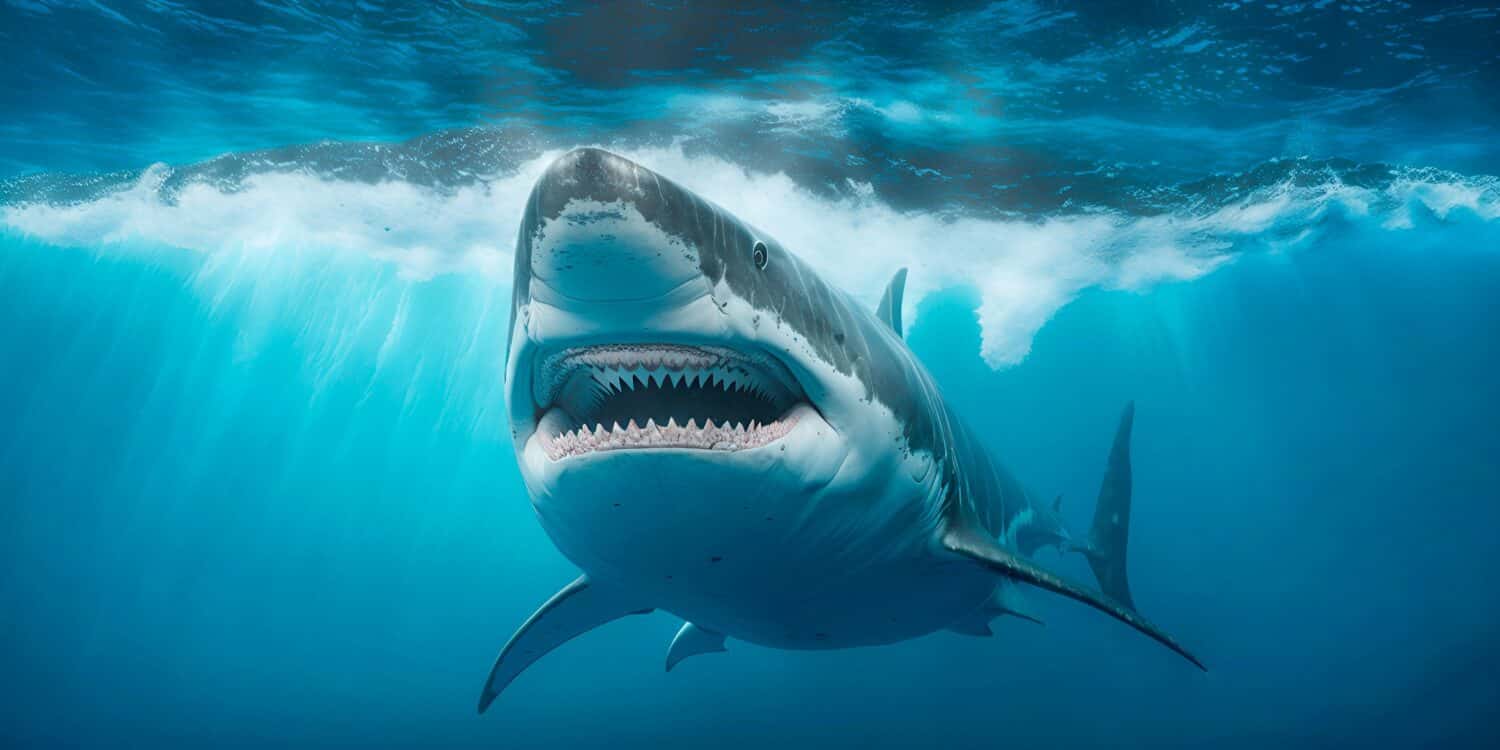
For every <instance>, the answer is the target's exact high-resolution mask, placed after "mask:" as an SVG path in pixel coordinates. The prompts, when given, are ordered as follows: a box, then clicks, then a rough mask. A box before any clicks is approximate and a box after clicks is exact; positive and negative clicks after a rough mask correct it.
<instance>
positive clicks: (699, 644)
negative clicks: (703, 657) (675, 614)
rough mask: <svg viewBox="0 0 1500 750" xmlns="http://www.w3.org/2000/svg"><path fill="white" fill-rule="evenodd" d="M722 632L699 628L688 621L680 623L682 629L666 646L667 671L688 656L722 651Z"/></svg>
mask: <svg viewBox="0 0 1500 750" xmlns="http://www.w3.org/2000/svg"><path fill="white" fill-rule="evenodd" d="M724 650H725V648H724V634H723V633H715V632H714V631H712V630H709V629H707V628H700V627H698V626H697V625H694V624H692V623H690V622H685V623H683V624H682V629H681V630H679V631H677V637H675V638H673V639H672V645H670V646H668V647H667V671H668V672H670V671H672V667H675V666H677V663H678V662H680V661H682V660H683V659H686V658H688V657H689V656H697V655H698V654H712V653H716V652H719V651H724Z"/></svg>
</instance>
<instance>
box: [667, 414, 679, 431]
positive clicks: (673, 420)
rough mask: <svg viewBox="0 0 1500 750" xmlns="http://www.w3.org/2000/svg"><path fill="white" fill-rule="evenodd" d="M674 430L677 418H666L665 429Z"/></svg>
mask: <svg viewBox="0 0 1500 750" xmlns="http://www.w3.org/2000/svg"><path fill="white" fill-rule="evenodd" d="M676 428H677V418H676V417H667V429H669V430H671V429H676Z"/></svg>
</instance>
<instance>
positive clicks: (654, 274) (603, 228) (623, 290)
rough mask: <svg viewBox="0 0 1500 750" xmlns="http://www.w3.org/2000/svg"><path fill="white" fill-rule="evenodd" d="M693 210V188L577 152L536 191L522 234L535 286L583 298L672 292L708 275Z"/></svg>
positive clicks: (592, 151)
mask: <svg viewBox="0 0 1500 750" xmlns="http://www.w3.org/2000/svg"><path fill="white" fill-rule="evenodd" d="M692 208H693V206H692V199H691V197H690V195H689V194H687V193H686V191H683V190H682V189H681V188H679V187H677V186H676V185H675V184H673V183H671V182H670V181H668V180H665V179H664V178H662V177H660V176H659V175H657V174H656V173H655V172H652V171H651V170H649V169H646V168H644V167H641V166H640V165H637V164H636V163H634V162H632V161H630V160H629V159H626V158H624V157H621V156H617V155H615V154H611V153H609V152H607V151H603V150H600V149H596V148H581V149H575V150H573V151H570V152H568V153H566V154H564V155H563V156H561V157H559V158H558V159H557V161H555V162H554V163H553V164H552V165H551V166H550V167H548V169H547V172H546V174H545V175H544V176H543V177H542V178H541V179H540V180H539V181H538V182H537V184H536V187H535V188H533V190H532V196H531V202H530V204H529V205H528V211H527V215H526V222H525V224H524V225H523V227H522V236H521V242H522V243H523V244H525V245H528V246H529V247H528V249H529V257H530V263H531V269H530V270H531V276H532V281H533V282H541V283H542V284H545V285H546V286H547V287H549V289H550V291H551V292H553V293H555V294H557V295H560V296H561V297H563V298H567V299H573V300H581V301H591V302H603V301H621V300H642V299H653V298H656V297H660V296H663V295H666V294H668V293H670V292H672V291H673V290H675V289H678V288H680V287H682V286H684V285H686V284H689V283H690V282H692V281H693V280H694V279H697V278H701V277H702V275H703V272H702V270H701V263H700V258H699V249H698V247H697V246H696V243H695V242H693V241H692V240H691V239H690V233H688V232H686V231H684V227H683V225H682V223H681V220H682V218H683V214H684V211H685V210H691V209H692Z"/></svg>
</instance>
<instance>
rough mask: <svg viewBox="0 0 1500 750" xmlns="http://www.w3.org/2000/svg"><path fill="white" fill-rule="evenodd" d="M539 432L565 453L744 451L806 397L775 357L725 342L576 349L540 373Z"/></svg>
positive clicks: (774, 432) (553, 454) (771, 436)
mask: <svg viewBox="0 0 1500 750" xmlns="http://www.w3.org/2000/svg"><path fill="white" fill-rule="evenodd" d="M534 382H535V383H536V393H535V394H534V395H535V396H536V403H537V404H539V405H540V406H541V408H542V412H543V416H542V418H541V420H540V422H539V424H538V426H537V435H538V437H539V439H540V440H541V445H542V448H543V449H544V450H545V451H546V452H547V456H548V457H549V458H551V459H552V460H554V461H559V460H562V459H564V458H568V457H570V456H577V455H582V454H585V453H593V452H596V451H604V450H623V449H653V448H698V449H704V450H726V451H734V450H744V449H747V448H755V447H759V446H762V445H765V444H767V443H770V442H773V441H775V440H777V439H779V438H781V437H782V436H784V435H786V434H787V433H788V432H790V431H791V429H792V427H793V426H794V425H795V424H796V421H797V412H796V408H795V407H797V405H798V404H801V403H803V402H804V398H803V396H802V394H801V391H800V389H798V387H797V384H796V380H794V379H793V378H792V376H791V374H790V373H789V372H788V371H787V369H786V367H785V366H784V365H782V364H781V363H780V362H778V361H776V360H775V359H773V358H771V357H768V356H764V355H755V354H751V353H746V352H740V351H736V350H732V349H727V348H723V347H708V346H683V345H666V344H612V345H606V346H590V347H582V348H576V349H567V350H564V351H561V352H558V353H556V354H554V355H552V356H550V357H548V358H546V359H545V360H544V361H543V362H542V363H541V366H540V369H539V371H538V372H537V376H536V379H535V381H534Z"/></svg>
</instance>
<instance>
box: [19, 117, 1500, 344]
mask: <svg viewBox="0 0 1500 750" xmlns="http://www.w3.org/2000/svg"><path fill="white" fill-rule="evenodd" d="M557 153H558V152H550V153H547V154H545V155H543V156H541V157H539V158H537V159H534V160H532V161H529V162H527V163H525V164H523V165H522V166H521V167H520V168H519V169H517V170H516V171H515V172H514V173H511V174H504V175H497V176H494V177H492V178H490V179H487V180H484V181H481V182H479V183H477V184H473V185H470V186H466V187H460V188H456V189H451V190H437V189H433V188H427V187H421V186H418V185H414V184H411V183H406V182H396V181H388V182H380V183H375V184H370V183H362V182H352V181H338V180H329V179H326V178H322V177H318V176H315V175H311V174H306V173H300V172H291V173H288V172H277V173H265V174H258V175H254V176H251V177H249V178H248V179H246V180H245V181H244V182H243V183H242V184H241V185H240V186H238V188H237V189H234V190H226V189H221V188H219V187H216V186H214V185H211V184H207V183H195V184H190V185H187V186H186V187H184V188H182V189H181V190H180V191H179V192H178V194H177V196H176V199H175V200H172V201H168V200H165V199H164V198H163V197H162V191H161V190H160V189H159V188H160V185H161V182H162V180H163V179H164V178H165V176H166V175H167V174H168V168H166V167H165V166H161V165H157V166H154V167H152V168H151V169H148V170H146V171H145V172H144V173H143V174H142V176H141V178H140V179H139V180H138V181H137V182H136V183H135V184H134V185H133V186H131V187H130V188H128V189H125V190H122V191H120V192H116V193H113V194H110V195H107V196H104V197H102V198H98V199H96V200H92V201H89V202H85V203H80V204H76V205H48V204H42V203H32V204H20V205H10V206H5V207H3V208H0V224H3V225H4V226H6V227H9V228H10V229H12V230H18V231H21V232H24V233H26V234H29V235H32V236H34V237H37V238H40V239H42V240H45V241H48V242H51V243H54V244H60V245H70V246H83V247H93V248H106V249H108V248H130V249H137V248H148V247H151V246H162V245H165V246H171V247H177V248H186V249H189V250H193V251H197V252H202V253H209V254H216V253H223V252H238V253H250V254H306V253H314V252H329V253H347V254H362V255H364V256H368V257H370V258H373V259H375V260H377V261H379V262H382V263H389V264H392V265H394V266H395V267H396V268H398V269H399V271H400V273H401V274H402V275H403V276H405V277H407V278H408V279H419V280H420V279H430V278H432V277H434V276H437V275H441V274H451V273H460V274H481V275H483V276H486V277H490V278H491V279H493V280H494V281H496V282H499V283H504V282H505V281H506V280H507V279H508V277H509V275H510V273H511V257H512V252H513V245H514V242H515V237H516V232H517V227H518V223H519V219H520V214H521V211H522V208H523V206H524V203H525V200H526V196H527V193H528V192H529V190H530V188H531V185H532V184H533V183H534V181H535V180H536V178H537V177H538V176H539V175H540V174H541V173H542V171H543V170H544V169H545V167H546V165H547V164H548V163H550V161H551V160H552V159H553V158H555V156H556V155H557ZM620 153H622V154H623V155H625V156H627V157H629V158H632V159H634V160H636V161H639V162H640V163H642V164H645V165H647V166H649V167H651V168H653V169H655V170H657V171H659V172H661V173H662V174H665V175H667V176H669V177H671V178H673V179H675V180H677V181H679V182H681V183H683V184H684V185H686V186H688V187H689V188H692V189H693V190H696V191H698V192H699V193H701V194H703V195H705V196H707V197H708V198H710V199H712V200H714V201H715V202H717V203H719V204H720V205H723V206H725V207H726V208H728V209H730V210H731V211H733V212H735V213H736V214H738V215H739V216H741V217H742V218H744V219H745V220H747V221H749V222H750V223H752V224H754V225H756V226H757V227H759V228H761V229H762V230H765V231H767V232H769V233H770V234H771V235H772V236H774V237H776V238H777V239H779V240H780V241H781V242H782V243H783V244H784V245H786V246H787V247H788V248H790V249H792V250H793V251H794V252H796V253H798V254H799V255H800V256H801V257H803V258H804V259H805V260H807V261H808V262H809V263H810V264H811V265H813V266H814V267H815V268H816V269H817V270H818V271H819V272H820V273H822V274H824V275H825V277H826V278H828V279H829V280H831V281H832V282H833V283H834V284H836V285H838V286H841V287H843V288H845V289H848V290H850V291H852V292H854V293H855V294H856V295H857V296H859V297H861V298H862V299H864V300H865V301H866V302H867V303H869V304H873V303H874V302H875V300H876V299H877V298H878V297H879V294H880V292H881V290H882V289H883V288H884V285H885V283H886V282H887V281H888V280H889V278H890V275H891V274H892V273H893V272H894V271H895V270H896V269H897V268H899V267H901V266H909V267H911V274H910V276H909V279H910V281H909V283H910V287H909V289H908V294H907V296H906V300H907V306H908V310H907V311H906V318H907V319H908V320H910V319H912V312H913V310H914V309H915V306H916V305H917V304H918V303H919V302H920V300H921V299H922V298H923V297H924V296H925V295H927V294H929V293H931V292H932V291H934V290H937V289H941V288H949V287H954V286H975V287H977V288H978V290H979V292H980V294H981V297H982V301H981V304H980V308H979V317H980V323H981V325H982V328H983V343H982V354H983V356H984V358H985V360H986V361H988V362H989V363H990V364H991V365H993V366H995V367H1004V366H1008V365H1013V364H1015V363H1018V362H1020V361H1022V360H1023V359H1024V358H1025V357H1026V355H1027V353H1028V352H1029V351H1030V347H1031V340H1032V338H1033V336H1034V335H1035V334H1036V332H1037V331H1038V330H1040V329H1041V327H1042V326H1043V325H1044V324H1045V323H1046V322H1047V321H1048V320H1049V319H1050V318H1051V317H1052V316H1053V314H1055V313H1056V312H1057V310H1058V309H1060V308H1061V307H1062V306H1063V305H1066V304H1067V303H1068V302H1069V301H1070V300H1072V299H1074V298H1075V297H1076V296H1077V295H1078V294H1079V293H1080V292H1082V291H1084V290H1085V289H1088V288H1091V287H1105V288H1115V289H1131V290H1139V289H1145V288H1148V287H1150V286H1151V285H1153V284H1156V283H1160V282H1163V281H1176V280H1186V279H1193V278H1197V277H1199V276H1201V275H1203V274H1205V273H1208V272H1209V271H1212V270H1213V269H1215V268H1217V267H1219V266H1220V265H1222V264H1223V263H1225V262H1226V261H1227V260H1229V259H1231V258H1232V257H1233V253H1235V252H1239V251H1242V250H1244V249H1246V248H1249V247H1260V248H1263V249H1279V248H1284V247H1290V246H1296V245H1298V244H1301V243H1305V242H1306V241H1307V240H1308V238H1309V237H1310V236H1311V234H1312V233H1311V232H1310V231H1308V228H1309V227H1310V226H1312V225H1313V224H1314V223H1315V222H1316V220H1317V219H1319V218H1320V217H1321V216H1323V215H1324V214H1325V213H1327V212H1328V211H1329V210H1331V209H1335V208H1337V209H1339V210H1342V211H1345V212H1347V213H1350V214H1355V215H1364V214H1370V213H1377V212H1378V213H1380V214H1381V218H1382V219H1383V224H1382V225H1383V226H1385V227H1387V228H1389V229H1393V230H1399V229H1402V228H1405V227H1409V226H1411V225H1412V224H1411V218H1410V216H1409V210H1410V208H1411V207H1413V206H1417V205H1421V206H1425V207H1426V209H1427V210H1429V211H1431V212H1432V213H1433V214H1434V215H1436V216H1437V217H1439V218H1440V219H1441V218H1445V217H1448V216H1450V215H1451V214H1452V213H1453V212H1455V211H1459V210H1466V211H1468V212H1471V213H1473V214H1474V215H1476V216H1478V217H1480V218H1481V219H1484V220H1493V219H1496V218H1500V201H1497V199H1496V197H1495V191H1494V190H1493V189H1491V188H1488V187H1483V186H1479V185H1476V184H1463V183H1458V182H1454V181H1452V180H1447V181H1445V180H1443V179H1424V178H1423V177H1421V176H1418V177H1414V178H1410V179H1403V180H1398V181H1395V182H1393V183H1391V184H1390V185H1388V186H1386V187H1384V188H1380V189H1370V188H1355V187H1349V186H1344V185H1341V184H1337V183H1329V184H1324V185H1319V186H1316V187H1293V186H1291V185H1290V184H1288V185H1285V186H1278V187H1272V188H1268V189H1265V190H1261V191H1259V192H1258V193H1256V195H1255V197H1254V198H1252V199H1249V200H1246V201H1244V202H1242V203H1237V204H1234V205H1230V206H1226V207H1223V208H1220V209H1218V210H1216V211H1213V212H1211V213H1207V214H1168V215H1160V216H1150V217H1138V216H1127V215H1123V214H1118V213H1112V212H1096V213H1083V214H1074V215H1068V216H1056V217H1051V218H1045V219H1041V220H1038V221H1028V220H1021V219H981V218H972V217H968V218H965V217H948V216H940V215H936V214H932V213H920V212H905V211H899V210H897V209H895V208H893V207H891V206H890V205H889V204H886V203H884V202H882V201H881V200H880V198H879V195H878V193H877V191H876V190H875V189H874V188H871V187H870V186H868V185H861V186H859V187H860V188H861V189H859V190H856V191H853V195H852V196H851V197H844V198H828V197H824V196H819V195H815V194H813V193H812V192H810V191H808V190H806V189H804V188H802V187H800V186H798V185H797V184H796V183H795V182H794V181H793V180H792V179H791V178H789V177H788V176H786V175H785V174H781V173H772V174H767V173H761V172H755V171H752V170H751V169H747V168H746V167H744V166H742V165H739V164H736V163H732V162H729V161H726V160H723V159H719V158H715V157H710V156H689V155H687V154H686V153H685V152H684V151H683V150H682V149H681V148H679V147H675V146H673V147H662V148H650V149H620Z"/></svg>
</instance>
